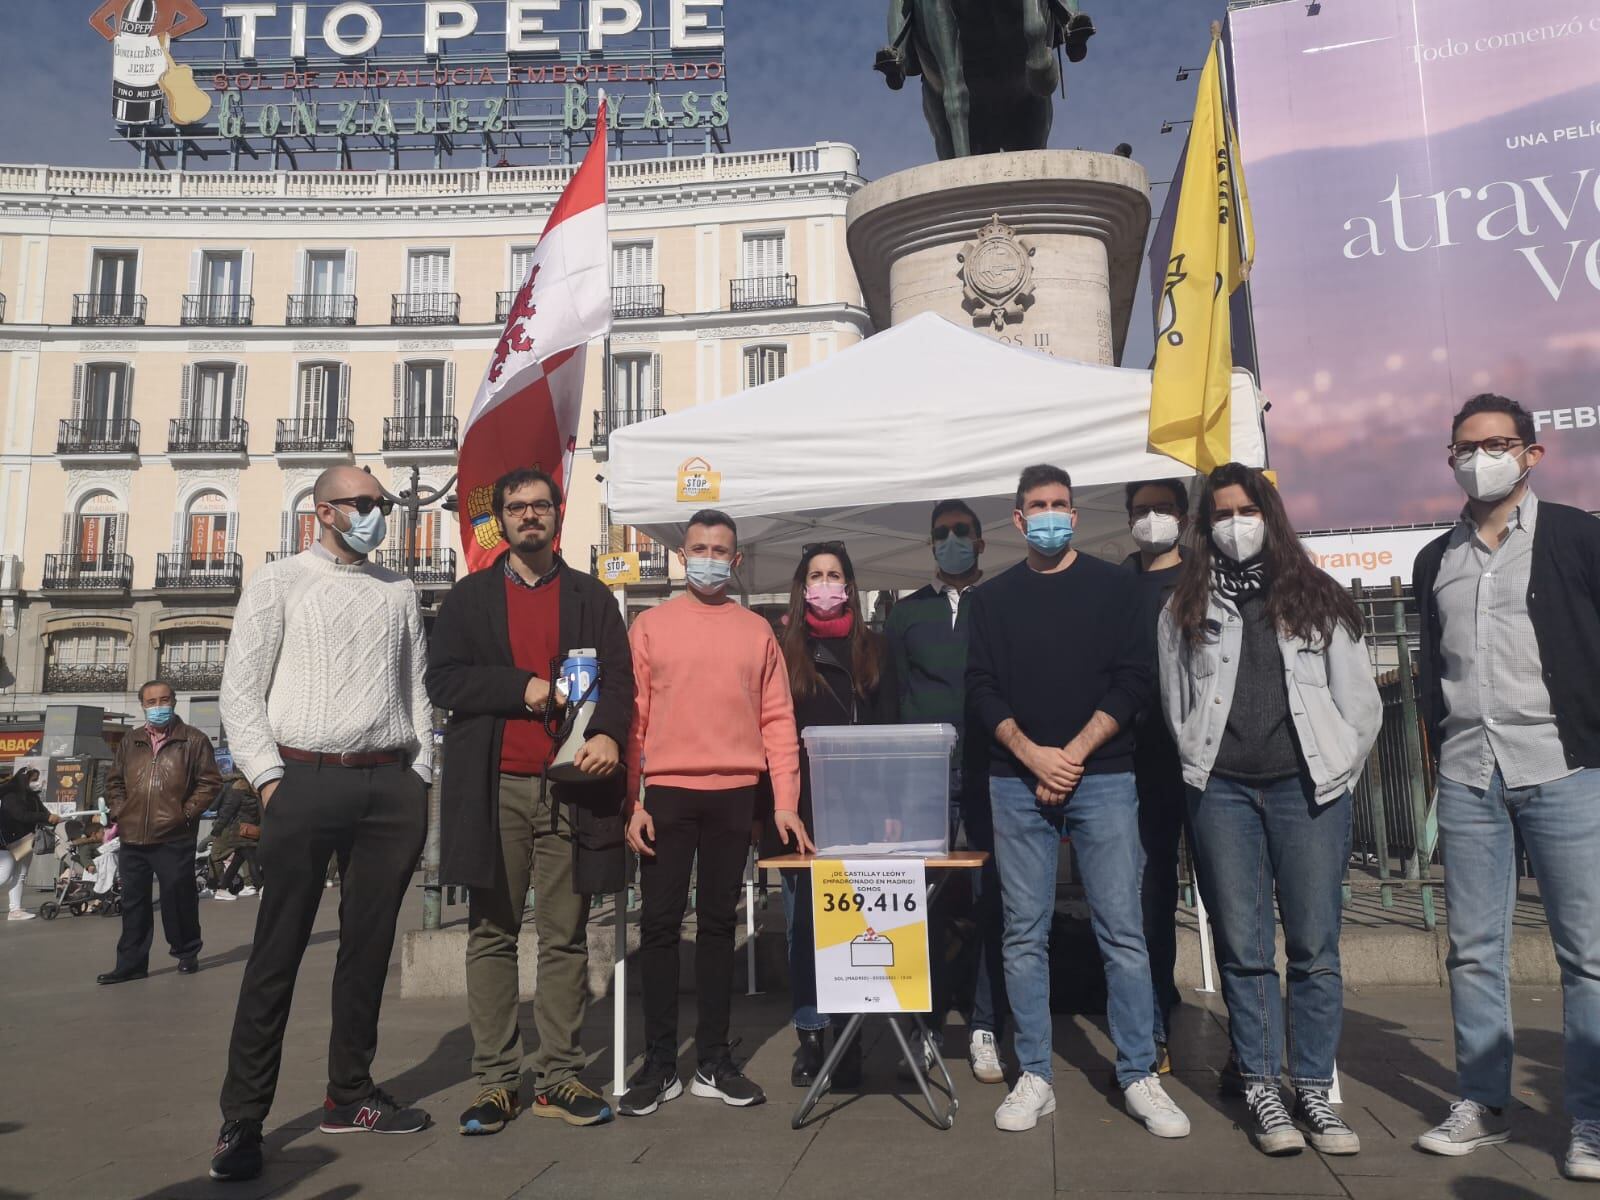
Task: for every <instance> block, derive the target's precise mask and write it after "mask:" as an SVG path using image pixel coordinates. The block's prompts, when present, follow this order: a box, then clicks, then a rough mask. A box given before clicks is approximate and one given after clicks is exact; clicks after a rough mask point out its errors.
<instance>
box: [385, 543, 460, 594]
mask: <svg viewBox="0 0 1600 1200" xmlns="http://www.w3.org/2000/svg"><path fill="white" fill-rule="evenodd" d="M378 565H379V566H380V567H384V568H386V569H387V570H390V571H394V572H395V573H396V574H399V575H404V576H406V577H407V578H408V579H410V580H412V581H413V582H415V583H420V584H422V585H424V586H428V587H449V586H450V585H451V584H452V583H454V582H455V581H456V552H455V551H454V550H447V549H423V550H379V551H378Z"/></svg>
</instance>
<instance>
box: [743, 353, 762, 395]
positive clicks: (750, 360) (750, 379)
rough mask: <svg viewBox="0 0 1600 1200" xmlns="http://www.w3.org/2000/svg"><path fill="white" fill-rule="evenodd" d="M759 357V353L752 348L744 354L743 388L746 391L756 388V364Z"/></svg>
mask: <svg viewBox="0 0 1600 1200" xmlns="http://www.w3.org/2000/svg"><path fill="white" fill-rule="evenodd" d="M759 355H760V351H758V350H757V349H756V348H755V347H754V346H752V347H750V348H749V349H748V350H746V351H745V352H744V386H745V388H746V389H749V388H753V387H755V386H756V382H757V380H756V371H757V364H758V362H759V361H760V359H759Z"/></svg>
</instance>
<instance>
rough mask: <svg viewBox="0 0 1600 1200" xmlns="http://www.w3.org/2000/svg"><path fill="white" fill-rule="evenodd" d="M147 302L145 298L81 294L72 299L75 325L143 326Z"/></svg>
mask: <svg viewBox="0 0 1600 1200" xmlns="http://www.w3.org/2000/svg"><path fill="white" fill-rule="evenodd" d="M145 307H146V302H145V298H144V297H143V296H124V295H112V294H110V293H101V292H79V293H78V294H76V295H75V296H73V297H72V323H73V324H74V325H143V324H144V314H145Z"/></svg>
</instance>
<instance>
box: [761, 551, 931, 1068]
mask: <svg viewBox="0 0 1600 1200" xmlns="http://www.w3.org/2000/svg"><path fill="white" fill-rule="evenodd" d="M780 643H781V645H782V647H783V657H784V662H785V663H786V664H787V665H788V668H789V690H790V691H791V692H792V693H793V694H794V719H795V727H796V729H797V730H799V731H801V732H804V730H805V729H807V728H808V727H809V726H812V725H892V724H894V723H895V722H896V721H897V720H898V719H899V694H900V693H899V688H898V686H897V685H896V682H895V679H894V674H893V672H894V667H893V663H892V660H891V659H890V656H889V653H888V648H887V646H886V644H885V642H884V640H883V638H882V637H881V636H879V635H878V634H876V633H874V632H873V631H872V630H870V629H868V628H867V625H866V622H865V621H864V620H863V619H862V615H861V597H860V594H859V593H858V592H857V591H856V573H855V568H854V567H853V566H852V565H851V563H850V555H849V553H848V552H847V551H846V550H845V548H844V543H842V542H820V543H818V544H816V545H812V546H807V547H806V548H805V549H804V550H803V551H802V552H801V555H800V563H799V565H798V566H797V567H796V568H795V572H794V582H793V586H792V587H791V588H790V590H789V615H788V617H787V618H786V621H785V625H784V630H783V635H782V637H781V638H780ZM800 819H801V820H802V821H804V822H805V826H806V832H807V834H809V835H812V836H814V835H815V833H816V828H815V824H814V822H813V820H812V814H811V772H810V769H809V764H808V763H807V761H806V751H805V741H804V739H803V738H802V739H801V743H800ZM764 843H765V846H766V848H768V849H770V850H771V851H772V852H774V853H782V851H781V850H780V849H778V847H777V835H776V830H775V829H773V827H772V824H771V821H770V819H769V821H768V824H767V829H766V833H765V838H764ZM783 911H784V917H785V918H786V919H787V921H788V925H789V992H790V996H791V998H792V1001H793V1005H794V1018H793V1019H794V1027H795V1031H796V1033H797V1034H798V1036H799V1039H800V1045H799V1049H798V1050H797V1051H796V1053H795V1063H794V1070H793V1072H792V1073H791V1075H790V1082H791V1083H793V1084H794V1085H795V1086H796V1087H809V1086H810V1085H811V1083H812V1081H813V1080H815V1079H816V1077H817V1072H818V1071H820V1070H821V1069H822V1062H823V1059H824V1057H826V1056H825V1054H824V1051H823V1031H824V1030H826V1029H827V1027H828V1025H829V1024H830V1020H829V1018H828V1017H827V1016H825V1015H823V1014H821V1013H819V1012H818V1011H817V977H816V959H815V957H814V944H813V943H814V937H813V933H812V923H811V876H810V874H809V873H807V872H805V871H785V872H784V873H783ZM860 1079H861V1043H860V1042H859V1041H858V1042H856V1043H855V1045H854V1046H852V1047H851V1049H850V1052H849V1053H848V1054H847V1055H846V1057H845V1058H844V1059H843V1060H841V1061H840V1063H839V1065H838V1067H837V1068H836V1069H835V1071H834V1083H835V1084H837V1085H838V1086H840V1087H854V1086H856V1085H857V1084H858V1083H859V1082H860Z"/></svg>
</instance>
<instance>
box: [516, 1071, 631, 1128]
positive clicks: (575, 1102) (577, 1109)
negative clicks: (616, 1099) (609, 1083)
mask: <svg viewBox="0 0 1600 1200" xmlns="http://www.w3.org/2000/svg"><path fill="white" fill-rule="evenodd" d="M533 1115H534V1116H536V1117H554V1118H556V1119H557V1120H558V1121H565V1122H566V1123H567V1124H568V1125H604V1124H605V1123H606V1122H607V1121H609V1120H611V1115H612V1114H611V1105H609V1104H607V1103H606V1102H605V1098H604V1097H603V1096H601V1095H600V1093H599V1092H597V1091H595V1090H594V1089H592V1088H590V1087H588V1086H587V1085H585V1084H583V1083H581V1082H579V1081H578V1080H577V1079H566V1080H563V1081H562V1082H560V1083H558V1084H556V1086H555V1087H553V1088H551V1089H550V1090H549V1091H548V1092H541V1093H539V1095H538V1097H537V1098H535V1100H534V1102H533Z"/></svg>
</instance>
